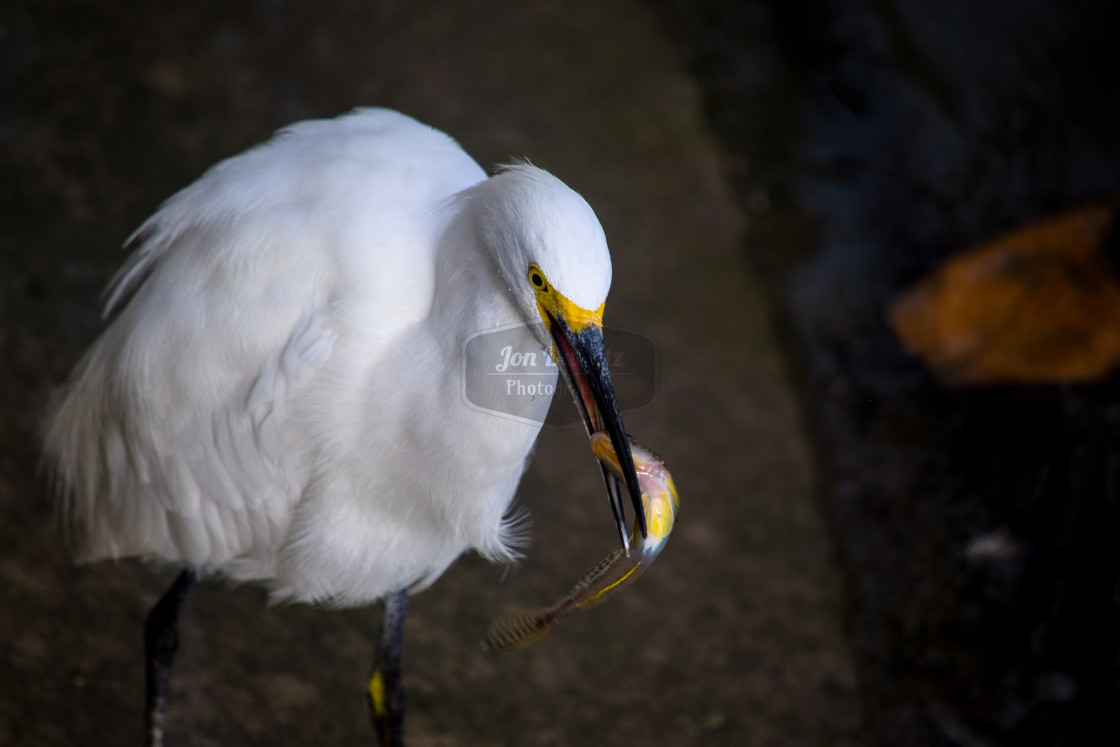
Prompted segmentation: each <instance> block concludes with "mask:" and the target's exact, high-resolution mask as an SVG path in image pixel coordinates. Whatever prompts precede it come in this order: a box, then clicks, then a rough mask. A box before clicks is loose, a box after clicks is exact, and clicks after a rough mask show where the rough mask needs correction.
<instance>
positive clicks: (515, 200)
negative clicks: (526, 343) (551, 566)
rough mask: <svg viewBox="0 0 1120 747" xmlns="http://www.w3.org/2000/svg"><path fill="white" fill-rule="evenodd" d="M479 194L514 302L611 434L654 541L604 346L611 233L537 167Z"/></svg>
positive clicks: (487, 237)
mask: <svg viewBox="0 0 1120 747" xmlns="http://www.w3.org/2000/svg"><path fill="white" fill-rule="evenodd" d="M478 190H479V192H478V194H477V195H476V196H475V197H474V198H473V200H472V202H473V205H472V207H473V214H474V218H475V221H476V222H475V231H476V232H477V236H478V239H479V241H480V242H481V244H482V245H483V246H484V247H486V248H487V249H488V250H489V254H490V256H491V257H492V258H493V260H494V262H495V263H496V265H497V270H498V274H499V275H500V277H501V278H502V281H503V284H504V285H505V286H506V287H507V288H508V291H509V293H510V296H511V301H512V302H513V303H514V305H515V306H516V307H517V308H518V309H519V310H520V312H521V316H522V318H523V319H524V321H525V322H526V323H528V324H530V325H532V327H533V328H534V330H536V334H537V338H538V340H539V341H540V343H541V345H542V347H544V348H545V349H546V350H550V351H551V352H552V355H553V357H554V358H555V359H556V361H557V363H558V364H559V366H560V369H561V371H563V373H564V377H565V379H566V380H567V382H568V385H569V386H570V387H571V389H572V391H573V392H576V393H577V396H576V406H577V407H578V408H579V410H580V414H581V415H582V416H583V422H584V425H585V426H586V427H587V431H588V434H594V433H597V432H602V433H607V434H608V435H609V436H610V439H611V442H612V443H613V444H614V447H615V449H616V450H617V452H618V454H619V456H620V458H619V461H620V463H621V466H622V470H621V472H622V479H623V482H625V484H626V487H627V490H628V492H629V493H630V497H631V500H632V501H633V504H634V509H635V517H636V521H637V525H638V528H639V529H640V530H641V534H642V536H643V537H645V535H646V523H645V515H644V512H643V510H642V502H641V491H640V489H639V486H638V478H637V475H636V473H635V470H634V463H633V458H632V456H631V453H630V442H629V440H628V438H627V436H626V430H625V428H624V427H623V424H622V417H621V415H620V414H619V410H618V402H617V400H616V399H615V394H614V385H613V384H612V382H611V376H610V367H609V366H608V363H607V356H606V346H605V344H604V341H603V311H604V308H605V305H606V300H607V292H608V291H609V290H610V285H611V257H610V253H609V252H608V251H607V240H606V237H605V236H604V234H603V227H602V226H601V225H600V224H599V220H598V218H596V217H595V213H594V211H592V209H591V206H589V205H588V204H587V202H586V201H585V200H584V199H583V198H582V197H580V196H579V195H578V194H576V192H574V191H573V190H572V189H570V188H569V187H568V186H567V185H565V184H564V183H563V182H562V181H560V180H559V179H557V178H556V177H554V176H552V175H551V174H549V173H548V172H547V171H543V170H541V169H538V168H536V167H535V166H531V165H529V164H514V165H511V166H507V167H505V168H504V169H503V170H502V171H500V172H498V173H497V174H496V175H495V176H493V177H492V178H491V179H489V180H487V181H486V182H484V183H483V184H481V185H479V187H478ZM603 475H604V478H605V479H606V481H607V492H608V498H609V500H610V503H611V508H612V510H613V511H614V515H615V523H616V524H617V527H618V531H619V536H620V538H621V540H622V543H623V546H624V547H625V548H628V547H629V533H628V532H627V530H626V520H625V515H624V513H623V510H622V503H621V499H620V497H619V490H618V484H617V482H616V481H615V477H614V476H612V475H611V474H610V473H609V472H608V471H607V470H606V469H605V468H604V472H603Z"/></svg>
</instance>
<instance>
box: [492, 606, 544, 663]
mask: <svg viewBox="0 0 1120 747" xmlns="http://www.w3.org/2000/svg"><path fill="white" fill-rule="evenodd" d="M559 621H560V618H559V617H558V616H557V615H556V614H554V612H553V608H546V609H536V610H514V611H512V612H506V613H505V614H502V615H499V616H498V617H496V618H494V620H493V622H491V623H490V629H489V630H487V631H486V640H484V641H483V642H482V647H483V648H484V649H486V650H487V651H500V652H503V653H508V652H510V651H517V650H518V649H521V648H524V647H525V646H528V645H529V644H530V643H532V642H533V641H535V640H537V639H538V638H540V637H541V636H543V635H544V634H545V633H547V632H548V631H549V630H551V629H552V627H553V626H554V625H555V624H556V623H557V622H559Z"/></svg>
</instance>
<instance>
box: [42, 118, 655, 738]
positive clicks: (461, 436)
mask: <svg viewBox="0 0 1120 747" xmlns="http://www.w3.org/2000/svg"><path fill="white" fill-rule="evenodd" d="M129 245H130V248H131V249H132V255H131V257H130V258H129V259H128V261H127V262H126V264H125V266H124V267H123V268H122V269H121V270H120V272H119V273H118V274H117V276H116V278H115V279H114V280H113V282H112V284H111V286H110V290H109V292H108V296H107V303H106V308H105V313H106V315H107V317H109V319H110V321H109V323H108V325H107V327H106V329H105V330H104V332H103V333H102V335H101V336H100V337H99V338H98V340H97V341H96V342H95V343H94V344H93V346H92V348H91V349H90V350H89V352H88V353H87V354H86V355H85V357H84V358H83V359H82V361H81V362H80V363H79V365H78V366H77V367H76V369H75V372H74V374H73V375H72V377H71V379H70V381H69V383H68V385H67V387H66V389H65V391H64V393H63V394H62V395H61V398H60V400H59V405H58V407H57V409H56V410H55V412H54V414H53V417H52V419H51V421H50V424H49V428H48V431H47V439H46V450H47V454H48V457H49V458H50V460H51V462H52V463H53V465H54V468H55V471H56V474H57V477H58V481H59V486H60V494H61V496H62V501H63V507H64V515H65V517H66V521H67V524H68V530H69V533H70V536H71V537H72V539H73V541H74V544H75V547H76V551H77V553H78V555H79V556H80V557H81V558H82V559H85V560H93V559H98V558H105V557H126V556H139V557H143V558H151V559H158V560H162V561H166V562H169V563H173V564H177V565H179V566H181V567H183V568H184V569H186V570H185V571H184V575H183V576H181V577H180V579H179V580H178V581H177V582H176V585H175V586H174V587H173V588H172V589H171V590H170V591H169V592H168V594H167V595H166V596H165V597H164V599H163V600H161V602H160V605H157V608H156V609H155V610H154V611H153V613H152V615H151V616H150V618H149V622H148V629H147V640H148V654H149V685H148V686H149V694H148V695H149V704H148V705H149V716H150V720H151V723H150V731H151V737H150V739H151V741H152V742H153V743H158V741H159V739H161V736H162V714H163V699H164V698H165V697H166V681H167V675H168V672H169V670H170V664H171V659H172V657H173V655H174V650H175V635H174V630H175V620H176V618H177V613H178V607H179V605H180V604H181V603H182V600H183V598H184V597H185V596H186V593H187V591H188V590H189V588H190V586H191V584H192V583H193V579H194V577H195V575H196V574H197V573H199V572H213V573H217V574H220V575H222V576H225V577H228V578H231V579H235V580H238V581H254V582H260V583H262V584H264V585H265V586H267V588H269V589H270V590H271V593H272V594H273V596H274V597H275V598H277V599H282V600H293V601H304V602H322V603H329V604H332V605H340V606H350V605H362V604H368V603H371V602H373V601H375V600H377V599H380V598H383V597H385V598H387V600H389V601H388V603H387V609H386V619H385V623H384V627H383V630H382V636H381V637H382V643H381V645H380V647H379V654H378V664H377V665H376V666H375V671H376V672H379V673H381V676H382V679H383V680H385V679H386V678H388V679H387V683H386V681H382V682H380V683H375V684H376V685H377V687H381V688H382V689H383V690H384V688H385V687H388V688H389V690H390V691H396V692H397V693H398V696H399V695H400V692H399V682H397V681H396V676H395V673H394V672H393V671H390V670H392V669H393V668H394V666H395V665H393V664H392V662H393V660H394V657H396V661H398V662H399V638H400V632H399V631H400V624H401V623H402V622H403V614H404V604H405V601H406V599H407V593H408V592H409V591H415V590H417V589H419V588H422V587H424V586H426V585H427V584H430V583H431V582H432V581H434V580H435V579H436V578H437V577H438V576H439V575H440V574H441V573H442V572H443V571H444V570H445V569H446V568H447V567H448V565H449V564H450V563H452V562H453V561H454V560H455V558H457V557H458V556H459V555H460V554H462V553H463V552H465V551H467V550H470V549H475V550H477V551H478V552H480V553H482V554H483V555H485V556H487V557H489V558H492V559H496V560H503V559H509V558H511V557H513V556H514V555H515V553H516V549H515V544H516V543H515V542H514V540H515V535H516V532H515V531H514V529H515V527H514V526H513V525H512V524H511V522H510V520H509V518H508V511H509V507H510V503H511V501H512V499H513V496H514V492H515V490H516V488H517V485H518V482H519V480H520V478H521V475H522V473H523V471H524V469H525V464H526V458H527V457H528V455H529V452H530V450H531V448H532V446H533V443H534V441H535V439H536V437H537V435H538V432H539V429H540V424H539V423H533V422H527V421H524V420H516V419H510V418H502V417H495V416H494V415H493V414H489V413H486V412H482V411H480V410H478V409H475V408H471V407H468V406H467V405H466V404H465V403H464V402H463V400H462V397H461V394H460V386H459V383H458V382H459V377H460V376H461V375H462V374H461V358H460V356H461V353H462V349H463V344H464V341H465V340H466V339H467V338H468V337H469V336H470V335H472V334H475V333H477V332H479V331H483V330H489V329H495V328H499V327H503V326H507V325H511V324H522V325H533V329H534V330H536V331H535V332H534V334H535V335H536V336H537V342H539V344H540V345H541V346H542V347H544V348H545V349H549V350H552V351H554V355H555V356H556V358H557V361H558V362H559V363H560V368H561V370H562V371H563V373H564V375H565V376H567V377H568V379H569V381H570V382H571V383H572V385H573V390H574V391H577V392H579V396H578V397H577V406H578V407H579V408H580V410H581V413H582V415H583V418H584V422H585V424H586V425H587V427H588V430H589V431H591V432H596V431H602V432H607V433H609V434H610V436H611V440H612V442H613V443H614V445H615V448H616V449H617V450H618V452H619V454H620V460H621V462H622V465H623V472H624V476H625V482H626V484H627V489H628V492H629V493H630V496H631V500H632V501H634V505H635V506H636V507H637V508H638V509H639V510H638V511H637V522H638V524H639V526H640V527H641V528H642V530H643V531H644V524H643V523H642V521H643V518H642V514H641V511H640V496H639V491H638V490H637V478H636V477H635V476H634V468H633V463H632V458H631V456H630V452H629V446H628V442H627V439H626V436H625V431H624V429H623V427H622V423H621V419H620V417H619V415H618V407H617V404H616V403H615V399H614V394H613V388H612V386H611V381H610V376H609V371H608V369H607V366H606V363H605V358H604V352H603V340H602V332H601V324H602V313H603V306H604V302H605V300H606V297H607V292H608V289H609V286H610V281H611V262H610V256H609V253H608V250H607V244H606V240H605V238H604V235H603V231H602V228H601V227H600V224H599V222H598V220H597V219H596V218H595V215H594V213H593V212H592V210H591V208H590V207H589V206H588V205H587V203H586V202H585V201H584V200H583V199H582V198H581V197H580V196H579V195H577V194H576V193H575V192H573V191H572V190H571V189H569V188H568V187H567V186H565V185H564V184H563V183H562V182H560V181H559V180H558V179H556V178H555V177H553V176H551V175H550V174H548V173H547V172H545V171H542V170H540V169H538V168H535V167H533V166H531V165H528V164H518V165H512V166H508V167H505V168H503V169H502V170H500V171H499V172H498V173H497V174H495V175H494V176H492V177H489V178H488V177H487V175H486V173H485V172H484V171H483V170H482V169H481V168H480V167H479V166H478V164H476V163H475V162H474V161H473V160H472V159H471V158H470V157H469V156H468V155H467V154H466V153H465V152H464V151H463V150H462V149H461V148H460V147H459V146H458V145H457V144H456V143H455V142H454V141H453V140H452V139H451V138H449V137H448V136H446V135H444V134H443V133H441V132H438V131H436V130H434V129H431V128H430V127H427V126H425V125H422V124H420V123H418V122H416V121H415V120H413V119H410V118H408V117H406V116H404V115H402V114H399V113H396V112H393V111H389V110H385V109H367V110H359V111H356V112H354V113H351V114H348V115H345V116H343V117H340V118H337V119H332V120H320V121H308V122H302V123H299V124H296V125H293V126H292V127H289V128H287V129H286V130H283V131H281V132H280V133H278V134H277V135H276V136H275V137H274V138H273V139H272V140H271V141H269V142H268V143H266V144H264V145H261V146H258V147H256V148H254V149H251V150H249V151H247V152H245V153H243V154H241V155H238V156H235V157H233V158H230V159H228V160H226V161H224V162H222V163H220V164H218V165H217V166H215V167H213V168H212V169H210V170H209V171H208V172H207V173H206V174H205V175H203V176H202V177H201V178H200V179H199V180H198V181H197V182H195V183H194V184H193V185H191V186H189V187H187V188H186V189H184V190H182V191H181V192H179V193H178V194H176V195H175V196H173V197H172V198H171V199H169V200H168V201H167V202H166V203H164V205H163V206H162V207H161V208H160V209H159V211H158V212H156V214H155V215H153V216H152V217H151V218H150V219H149V220H148V221H147V222H145V223H144V224H143V225H142V226H141V227H140V229H139V230H138V231H137V232H136V233H135V234H134V236H133V237H132V238H131V239H130V242H129ZM604 474H606V473H604ZM607 487H608V495H609V496H610V497H611V500H612V506H613V508H614V511H615V520H616V523H617V524H618V528H619V532H620V535H621V536H622V537H624V538H625V537H626V536H627V532H626V528H625V521H624V518H623V514H622V510H621V505H620V501H619V492H620V491H619V489H618V485H617V483H615V482H613V478H609V479H608V481H607ZM386 662H388V666H385V665H386ZM383 670H384V671H383ZM376 679H377V677H376V676H375V680H376ZM161 688H162V690H161ZM374 689H376V687H375V688H374ZM374 699H375V700H376V695H375V698H374ZM389 699H390V700H393V698H392V697H390V698H389ZM398 699H399V697H398ZM399 705H400V708H397V707H396V706H395V705H394V704H393V703H390V704H389V705H388V706H385V704H384V703H383V704H381V706H378V705H377V704H376V703H375V709H374V710H375V712H376V710H377V708H378V707H381V708H382V710H385V709H386V708H389V710H390V711H393V712H392V713H388V714H386V713H382V714H381V717H382V719H383V720H384V719H390V720H395V724H394V725H392V726H391V728H389V727H386V731H385V734H389V736H385V737H384V738H385V739H387V740H389V741H393V740H398V741H399V739H400V733H399V726H400V713H399V711H400V710H401V709H403V704H399ZM375 715H376V713H375ZM382 727H384V724H380V725H379V729H380V728H382ZM390 732H394V733H392V734H390Z"/></svg>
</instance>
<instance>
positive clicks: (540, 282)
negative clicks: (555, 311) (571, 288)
mask: <svg viewBox="0 0 1120 747" xmlns="http://www.w3.org/2000/svg"><path fill="white" fill-rule="evenodd" d="M529 282H530V283H532V284H533V287H534V288H536V289H537V290H539V291H546V290H548V283H547V282H545V279H544V273H542V272H541V271H540V268H538V267H537V266H536V265H531V266H530V267H529Z"/></svg>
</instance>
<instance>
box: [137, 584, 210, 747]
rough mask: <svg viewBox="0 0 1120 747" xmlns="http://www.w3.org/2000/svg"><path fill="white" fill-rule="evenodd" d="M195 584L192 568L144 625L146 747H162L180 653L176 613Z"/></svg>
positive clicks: (157, 605) (163, 597) (168, 592)
mask: <svg viewBox="0 0 1120 747" xmlns="http://www.w3.org/2000/svg"><path fill="white" fill-rule="evenodd" d="M197 580H198V573H197V572H196V571H195V570H194V569H193V568H188V569H187V570H185V571H183V572H182V573H180V574H179V576H178V577H177V578H176V579H175V583H173V584H171V588H170V589H168V590H167V592H166V593H164V595H163V596H162V597H160V600H159V601H158V602H156V606H155V607H152V611H151V612H149V613H148V620H147V622H146V623H145V624H144V653H145V654H146V655H147V658H148V668H147V683H146V684H147V692H146V693H145V705H146V707H147V722H146V726H147V732H148V747H163V716H164V712H165V711H166V710H167V691H168V686H169V684H170V680H171V664H172V662H173V661H175V652H176V651H178V650H179V609H180V608H181V607H182V606H183V600H184V599H186V598H187V593H188V592H190V590H191V587H192V586H194V582H195V581H197Z"/></svg>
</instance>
